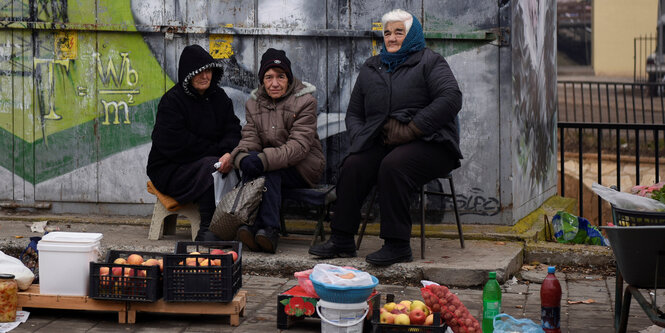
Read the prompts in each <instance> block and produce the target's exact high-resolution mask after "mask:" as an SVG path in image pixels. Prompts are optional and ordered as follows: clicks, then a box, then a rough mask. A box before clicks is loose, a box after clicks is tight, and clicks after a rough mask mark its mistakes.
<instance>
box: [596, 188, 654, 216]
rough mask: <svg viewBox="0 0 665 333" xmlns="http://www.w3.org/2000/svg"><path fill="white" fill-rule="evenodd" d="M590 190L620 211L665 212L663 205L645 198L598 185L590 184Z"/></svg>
mask: <svg viewBox="0 0 665 333" xmlns="http://www.w3.org/2000/svg"><path fill="white" fill-rule="evenodd" d="M591 189H592V190H593V191H594V192H595V193H596V194H598V195H599V196H600V197H601V198H603V199H604V200H606V201H608V202H609V203H611V204H612V205H614V206H616V207H619V208H621V209H630V210H640V211H654V212H662V211H665V204H664V203H662V202H660V201H658V200H654V199H651V198H647V197H642V196H639V195H635V194H630V193H624V192H619V191H615V190H613V189H611V188H609V187H605V186H603V185H600V184H598V183H593V184H591Z"/></svg>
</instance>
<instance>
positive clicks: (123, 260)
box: [113, 258, 127, 265]
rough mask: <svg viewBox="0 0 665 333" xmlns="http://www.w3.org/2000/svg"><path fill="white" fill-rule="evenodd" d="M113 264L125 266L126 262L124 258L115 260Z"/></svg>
mask: <svg viewBox="0 0 665 333" xmlns="http://www.w3.org/2000/svg"><path fill="white" fill-rule="evenodd" d="M113 263H114V264H118V265H125V264H127V260H125V258H116V259H115V260H113Z"/></svg>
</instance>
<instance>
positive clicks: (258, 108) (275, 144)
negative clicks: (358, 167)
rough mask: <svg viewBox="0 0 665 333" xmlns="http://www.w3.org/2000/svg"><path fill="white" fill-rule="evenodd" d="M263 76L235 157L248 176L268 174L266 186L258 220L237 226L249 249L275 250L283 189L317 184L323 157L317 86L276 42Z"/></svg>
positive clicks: (263, 64) (248, 109) (265, 59)
mask: <svg viewBox="0 0 665 333" xmlns="http://www.w3.org/2000/svg"><path fill="white" fill-rule="evenodd" d="M259 79H260V80H261V84H260V85H259V87H258V88H257V89H255V90H254V91H252V93H251V95H250V99H249V100H248V101H247V103H246V104H245V118H246V120H247V124H246V125H245V126H244V127H243V129H242V139H241V140H240V143H239V144H238V146H237V147H236V148H235V149H234V150H233V152H231V159H232V161H233V164H234V166H235V167H236V168H238V169H240V170H241V171H242V172H243V180H244V181H245V180H248V179H252V178H255V177H258V176H265V177H266V192H265V193H264V195H263V200H262V201H261V206H260V207H259V212H258V216H257V219H256V222H255V223H254V225H253V226H251V227H249V226H244V227H241V228H239V229H238V234H237V238H238V239H239V240H240V241H242V242H243V243H244V244H245V246H246V247H248V248H249V249H250V250H253V251H258V250H263V251H266V252H270V253H275V250H276V248H277V242H278V240H279V234H278V233H279V227H280V220H279V216H280V213H279V209H280V206H281V189H282V188H283V187H288V188H291V187H312V186H314V185H315V184H317V183H318V181H319V180H320V178H321V175H322V174H323V170H324V168H325V158H324V156H323V150H322V149H321V142H320V141H319V137H318V134H317V131H316V127H317V124H316V118H317V117H316V111H317V102H316V98H315V97H314V96H313V95H312V94H313V93H314V92H315V91H316V87H314V86H313V85H311V84H309V83H306V82H301V81H300V80H298V79H296V78H294V77H293V74H292V72H291V63H290V61H289V59H288V58H287V57H286V53H285V52H284V51H281V50H275V49H272V48H271V49H268V50H267V51H266V52H265V53H264V54H263V56H262V58H261V68H260V70H259Z"/></svg>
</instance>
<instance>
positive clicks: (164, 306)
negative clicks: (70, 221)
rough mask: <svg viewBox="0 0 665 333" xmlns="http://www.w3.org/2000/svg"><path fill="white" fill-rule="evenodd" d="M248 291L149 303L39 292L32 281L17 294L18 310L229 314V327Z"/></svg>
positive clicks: (123, 318)
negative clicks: (221, 298)
mask: <svg viewBox="0 0 665 333" xmlns="http://www.w3.org/2000/svg"><path fill="white" fill-rule="evenodd" d="M246 305H247V291H245V290H240V291H238V293H237V294H236V296H235V297H234V298H233V301H231V302H228V303H217V302H165V301H164V300H163V299H160V300H158V301H156V302H152V303H144V302H128V301H111V300H96V299H93V298H90V297H88V296H63V295H42V294H40V293H39V285H38V284H33V285H31V286H30V288H28V290H26V291H21V292H19V293H18V310H22V309H23V308H43V309H63V310H88V311H110V312H116V311H117V312H118V323H121V324H125V323H129V324H134V323H136V313H137V312H155V313H180V314H210V315H228V316H230V324H231V326H238V325H240V316H244V315H245V306H246Z"/></svg>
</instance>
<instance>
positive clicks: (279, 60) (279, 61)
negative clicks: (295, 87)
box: [259, 48, 293, 83]
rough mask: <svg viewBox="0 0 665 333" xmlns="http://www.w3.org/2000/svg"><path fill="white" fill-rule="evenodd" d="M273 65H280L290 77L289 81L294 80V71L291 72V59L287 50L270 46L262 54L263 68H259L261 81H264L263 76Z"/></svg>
mask: <svg viewBox="0 0 665 333" xmlns="http://www.w3.org/2000/svg"><path fill="white" fill-rule="evenodd" d="M271 67H279V68H281V69H283V70H284V72H285V73H286V77H288V78H289V83H290V82H293V73H291V61H290V60H289V58H287V57H286V52H284V51H283V50H275V49H273V48H269V49H268V50H266V52H265V53H263V56H261V68H260V69H259V81H260V82H263V76H264V75H265V74H266V72H267V71H268V69H270V68H271Z"/></svg>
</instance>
